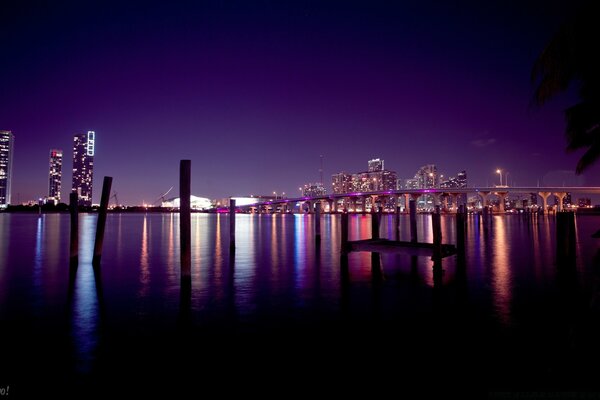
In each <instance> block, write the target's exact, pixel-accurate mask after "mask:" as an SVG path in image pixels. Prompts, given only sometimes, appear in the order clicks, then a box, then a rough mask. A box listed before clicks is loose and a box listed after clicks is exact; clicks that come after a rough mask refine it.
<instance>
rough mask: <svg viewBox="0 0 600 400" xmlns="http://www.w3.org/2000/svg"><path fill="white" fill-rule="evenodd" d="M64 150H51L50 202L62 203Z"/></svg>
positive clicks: (49, 174)
mask: <svg viewBox="0 0 600 400" xmlns="http://www.w3.org/2000/svg"><path fill="white" fill-rule="evenodd" d="M62 162H63V152H62V150H58V149H52V150H50V170H49V173H48V201H49V202H51V203H54V204H58V203H60V187H61V184H62Z"/></svg>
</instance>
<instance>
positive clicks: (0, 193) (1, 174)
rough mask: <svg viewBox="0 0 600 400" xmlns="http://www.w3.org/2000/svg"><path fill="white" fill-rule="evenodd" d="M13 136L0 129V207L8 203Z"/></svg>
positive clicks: (9, 132) (4, 206)
mask: <svg viewBox="0 0 600 400" xmlns="http://www.w3.org/2000/svg"><path fill="white" fill-rule="evenodd" d="M14 143H15V136H14V135H13V134H12V132H11V131H0V208H6V207H8V205H9V204H10V184H11V175H12V160H13V156H14Z"/></svg>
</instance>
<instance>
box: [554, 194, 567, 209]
mask: <svg viewBox="0 0 600 400" xmlns="http://www.w3.org/2000/svg"><path fill="white" fill-rule="evenodd" d="M554 195H555V196H556V197H558V211H563V209H564V200H565V197H567V193H566V192H556V193H554Z"/></svg>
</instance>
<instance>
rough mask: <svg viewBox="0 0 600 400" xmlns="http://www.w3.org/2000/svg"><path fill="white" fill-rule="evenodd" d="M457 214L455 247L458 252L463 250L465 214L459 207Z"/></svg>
mask: <svg viewBox="0 0 600 400" xmlns="http://www.w3.org/2000/svg"><path fill="white" fill-rule="evenodd" d="M460 207H461V208H460V209H459V212H457V213H456V247H457V248H458V250H459V251H463V250H464V248H465V213H464V212H463V210H462V205H461V206H460Z"/></svg>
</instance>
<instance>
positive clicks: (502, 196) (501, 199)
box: [496, 192, 508, 214]
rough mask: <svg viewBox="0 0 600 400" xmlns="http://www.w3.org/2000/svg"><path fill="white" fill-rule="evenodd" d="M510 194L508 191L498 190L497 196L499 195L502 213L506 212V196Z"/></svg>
mask: <svg viewBox="0 0 600 400" xmlns="http://www.w3.org/2000/svg"><path fill="white" fill-rule="evenodd" d="M507 195H508V192H496V196H498V200H499V202H498V212H499V213H501V214H504V212H505V211H506V210H505V208H504V203H505V202H506V196H507Z"/></svg>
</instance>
